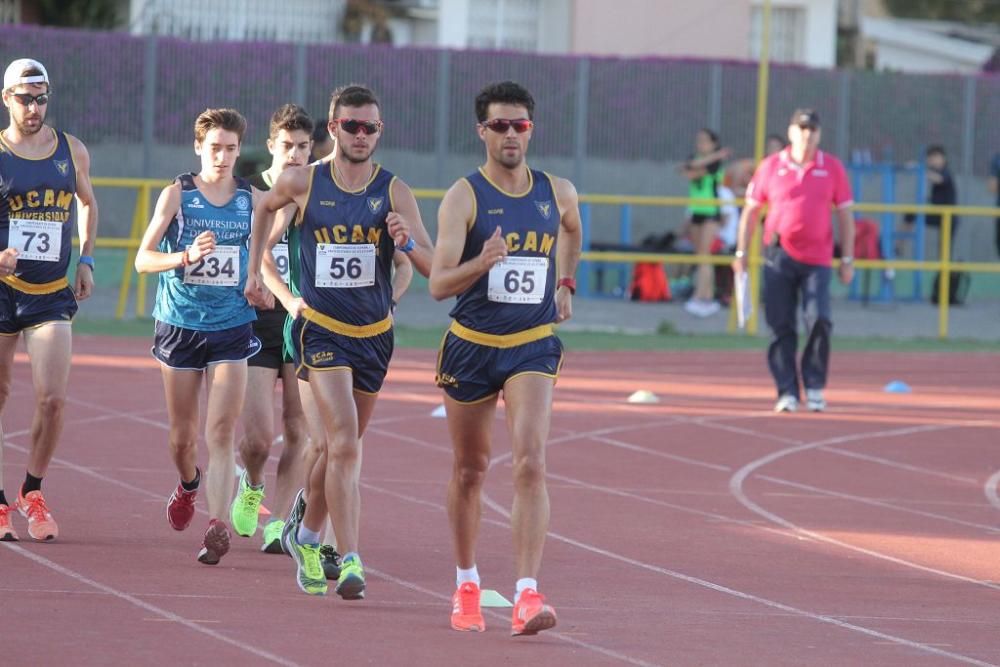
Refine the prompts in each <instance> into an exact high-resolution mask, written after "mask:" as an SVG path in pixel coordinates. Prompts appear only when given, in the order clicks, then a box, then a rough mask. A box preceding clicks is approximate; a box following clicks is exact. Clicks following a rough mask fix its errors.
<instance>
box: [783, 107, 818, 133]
mask: <svg viewBox="0 0 1000 667" xmlns="http://www.w3.org/2000/svg"><path fill="white" fill-rule="evenodd" d="M788 124H789V125H798V126H799V127H811V128H813V129H816V128H817V127H819V114H818V113H816V110H815V109H796V110H795V111H794V112H793V113H792V119H791V120H790V121H789V122H788Z"/></svg>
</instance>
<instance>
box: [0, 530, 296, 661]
mask: <svg viewBox="0 0 1000 667" xmlns="http://www.w3.org/2000/svg"><path fill="white" fill-rule="evenodd" d="M0 544H3V546H5V547H7V548H8V549H10V550H11V551H13V552H14V553H16V554H18V555H20V556H23V557H25V558H27V559H29V560H33V561H35V562H36V563H38V564H39V565H42V566H44V567H47V568H49V569H50V570H52V571H54V572H58V573H59V574H61V575H63V576H64V577H69V578H70V579H73V580H75V581H78V582H80V583H81V584H84V585H86V586H89V587H91V588H94V589H97V590H99V591H101V592H102V593H106V594H108V595H111V596H114V597H116V598H118V599H119V600H122V601H124V602H128V603H129V604H131V605H134V606H136V607H139V608H140V609H145V610H146V611H148V612H150V613H151V614H156V615H157V616H159V617H160V618H162V619H164V620H168V621H173V622H175V623H179V624H181V625H183V626H184V627H186V628H188V629H189V630H194V631H195V632H198V633H201V634H203V635H205V636H207V637H211V638H212V639H215V640H217V641H220V642H223V643H224V644H229V645H230V646H232V647H234V648H238V649H240V650H241V651H245V652H247V653H249V654H250V655H253V656H255V657H257V658H261V659H263V660H268V661H270V662H273V663H275V664H277V665H287V666H288V667H298V663H295V662H292V661H290V660H286V659H285V658H282V657H281V656H277V655H274V654H273V653H268V652H267V651H264V650H262V649H259V648H256V647H254V646H250V645H248V644H246V643H244V642H242V641H238V640H236V639H232V638H230V637H227V636H226V635H224V634H222V633H220V632H216V631H215V630H210V629H209V628H206V627H202V626H201V625H199V624H198V623H197V622H195V621H192V620H190V619H187V618H184V617H183V616H179V615H178V614H175V613H174V612H172V611H167V610H166V609H162V608H160V607H157V606H156V605H153V604H150V603H148V602H146V601H145V600H140V599H139V598H137V597H135V596H134V595H129V594H128V593H125V592H124V591H120V590H118V589H117V588H112V587H111V586H108V585H107V584H102V583H101V582H99V581H94V580H93V579H91V578H89V577H87V576H84V575H82V574H80V573H79V572H76V571H75V570H71V569H69V568H68V567H64V566H62V565H60V564H59V563H56V562H54V561H51V560H49V559H48V558H45V557H44V556H39V555H38V554H36V553H34V552H32V551H29V550H27V549H25V548H24V547H21V546H19V545H17V544H16V543H14V542H0Z"/></svg>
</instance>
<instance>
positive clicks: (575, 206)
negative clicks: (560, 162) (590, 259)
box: [554, 178, 583, 322]
mask: <svg viewBox="0 0 1000 667" xmlns="http://www.w3.org/2000/svg"><path fill="white" fill-rule="evenodd" d="M554 181H555V191H556V203H557V204H558V205H559V216H560V219H559V236H558V237H557V238H556V271H557V272H558V274H557V275H558V277H559V278H571V279H572V278H575V276H576V267H577V265H579V264H580V252H581V250H582V248H583V224H582V223H581V222H580V197H579V195H578V194H577V192H576V188H575V187H574V186H573V184H572V183H570V182H569V181H567V180H566V179H565V178H557V179H554ZM556 313H557V314H556V321H557V322H563V321H565V320H568V319H569V318H571V317H573V292H572V291H570V289H569V288H568V287H566V286H565V285H564V286H562V287H558V288H556Z"/></svg>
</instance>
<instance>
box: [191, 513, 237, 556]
mask: <svg viewBox="0 0 1000 667" xmlns="http://www.w3.org/2000/svg"><path fill="white" fill-rule="evenodd" d="M228 552H229V528H227V527H226V524H224V523H223V522H222V521H219V520H218V519H212V520H211V521H209V522H208V530H206V531H205V539H204V540H203V541H202V546H201V551H199V552H198V562H200V563H204V564H205V565H215V564H217V563H218V562H219V561H220V560H221V559H222V557H223V556H225V555H226V554H227V553H228Z"/></svg>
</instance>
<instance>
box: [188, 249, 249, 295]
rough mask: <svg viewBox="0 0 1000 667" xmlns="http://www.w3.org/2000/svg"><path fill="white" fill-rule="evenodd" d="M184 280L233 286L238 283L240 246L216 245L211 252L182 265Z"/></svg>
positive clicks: (192, 283) (194, 282) (202, 283)
mask: <svg viewBox="0 0 1000 667" xmlns="http://www.w3.org/2000/svg"><path fill="white" fill-rule="evenodd" d="M184 282H186V283H187V284H189V285H214V286H215V287H235V286H236V285H239V284H240V247H239V246H235V245H217V246H215V250H213V251H212V253H211V254H209V255H205V256H204V257H202V258H201V259H199V260H198V261H197V262H194V263H192V264H188V265H187V266H186V267H184Z"/></svg>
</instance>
